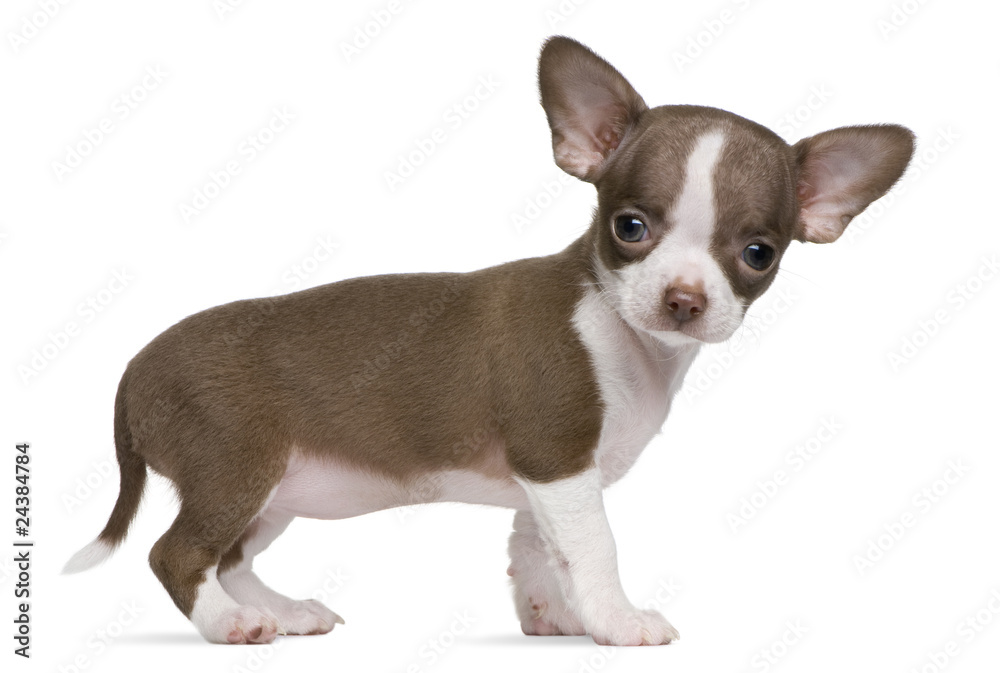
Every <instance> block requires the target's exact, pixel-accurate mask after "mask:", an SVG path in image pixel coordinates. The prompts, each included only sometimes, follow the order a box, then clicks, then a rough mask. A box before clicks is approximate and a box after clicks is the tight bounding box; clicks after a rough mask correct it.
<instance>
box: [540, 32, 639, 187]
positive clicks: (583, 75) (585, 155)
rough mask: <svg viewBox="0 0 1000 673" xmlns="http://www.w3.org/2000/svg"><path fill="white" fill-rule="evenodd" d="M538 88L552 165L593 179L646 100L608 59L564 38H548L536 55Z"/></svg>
mask: <svg viewBox="0 0 1000 673" xmlns="http://www.w3.org/2000/svg"><path fill="white" fill-rule="evenodd" d="M538 88H539V89H540V90H541V94H542V107H543V108H545V114H546V116H547V117H548V119H549V128H550V129H552V151H553V154H554V155H555V160H556V164H557V165H558V166H559V168H561V169H563V170H564V171H566V172H567V173H569V174H570V175H573V176H575V177H578V178H580V179H581V180H585V181H587V182H594V181H595V180H596V179H597V178H598V177H599V176H600V174H601V171H602V169H603V167H604V165H605V163H606V160H607V158H608V156H610V154H611V153H612V152H613V151H614V150H615V149H616V148H617V147H618V145H619V144H621V142H622V139H624V138H625V134H626V133H628V130H629V129H630V128H631V127H632V126H633V125H634V124H635V122H636V120H637V119H638V118H639V115H641V114H642V113H643V112H645V111H646V109H647V108H646V103H645V102H644V101H643V100H642V97H641V96H639V94H637V93H636V92H635V89H633V88H632V85H631V84H629V83H628V80H626V79H625V78H624V77H622V75H621V73H619V72H618V71H617V70H615V69H614V67H612V66H611V64H610V63H608V62H607V61H605V60H604V59H603V58H601V57H600V56H598V55H597V54H595V53H594V52H592V51H591V50H590V49H588V48H587V47H585V46H583V45H582V44H580V43H579V42H577V41H576V40H571V39H570V38H568V37H561V36H557V37H553V38H550V39H549V40H548V41H547V42H546V43H545V46H544V47H542V55H541V57H540V58H539V59H538Z"/></svg>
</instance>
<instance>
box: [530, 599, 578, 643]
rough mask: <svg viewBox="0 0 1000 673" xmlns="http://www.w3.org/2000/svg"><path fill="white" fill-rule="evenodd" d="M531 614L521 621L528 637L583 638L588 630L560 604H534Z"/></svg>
mask: <svg viewBox="0 0 1000 673" xmlns="http://www.w3.org/2000/svg"><path fill="white" fill-rule="evenodd" d="M530 608H531V613H530V615H527V616H525V617H524V618H522V619H521V631H523V632H524V635H526V636H583V635H586V634H587V630H586V629H585V628H583V624H582V623H581V622H580V620H579V619H577V618H576V616H574V615H573V613H571V612H570V611H569V610H567V609H565V607H562V606H560V605H559V604H558V603H556V604H550V603H548V602H545V601H541V602H533V603H531V605H530Z"/></svg>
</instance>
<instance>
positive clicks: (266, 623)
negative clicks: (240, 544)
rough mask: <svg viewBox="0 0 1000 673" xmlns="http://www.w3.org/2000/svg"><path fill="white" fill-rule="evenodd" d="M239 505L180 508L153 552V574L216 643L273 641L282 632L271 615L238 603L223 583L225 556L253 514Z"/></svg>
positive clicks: (198, 627)
mask: <svg viewBox="0 0 1000 673" xmlns="http://www.w3.org/2000/svg"><path fill="white" fill-rule="evenodd" d="M245 510H246V508H245V506H242V505H239V504H236V505H232V506H230V507H223V508H222V511H211V510H206V509H201V508H196V507H193V506H189V505H188V503H187V502H184V503H183V504H182V505H181V511H180V513H179V514H178V515H177V519H176V520H175V521H174V523H173V525H171V526H170V529H169V530H167V532H166V533H165V534H164V535H163V537H161V538H160V539H159V540H158V541H157V542H156V544H155V545H153V549H152V551H151V552H150V554H149V563H150V566H151V567H152V568H153V572H154V573H155V574H156V576H157V578H158V579H159V580H160V582H161V583H162V584H163V586H164V588H165V589H166V590H167V593H169V594H170V597H171V598H172V599H173V600H174V603H175V604H176V605H177V607H178V608H179V609H180V611H181V612H183V613H184V615H185V616H186V617H187V618H188V619H190V620H191V622H192V623H193V624H194V625H195V627H196V628H197V629H198V631H199V632H200V633H201V635H202V636H203V637H204V638H205V639H206V640H208V641H209V642H213V643H231V644H238V643H269V642H271V641H272V640H274V638H275V636H276V635H277V633H278V620H277V618H276V617H275V615H274V614H273V613H271V612H270V611H267V610H265V609H261V608H258V607H254V606H244V605H240V604H239V603H238V602H236V601H235V600H233V598H232V597H231V596H230V595H229V594H227V593H226V591H225V590H224V589H223V588H222V585H221V584H220V583H219V579H218V567H219V562H220V560H221V558H222V552H223V551H224V550H226V549H228V548H230V547H231V546H232V545H233V543H234V542H235V541H236V539H237V538H238V537H239V535H240V533H241V532H242V530H243V529H245V528H246V526H247V524H248V523H249V521H251V520H252V519H253V516H254V514H255V512H253V511H250V512H247V511H245Z"/></svg>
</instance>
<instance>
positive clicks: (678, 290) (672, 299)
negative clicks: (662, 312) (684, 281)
mask: <svg viewBox="0 0 1000 673" xmlns="http://www.w3.org/2000/svg"><path fill="white" fill-rule="evenodd" d="M664 302H665V305H666V307H667V311H668V312H669V313H670V314H671V315H673V316H674V318H676V319H677V321H678V322H685V321H687V320H691V319H692V318H697V317H698V316H699V315H701V314H702V313H704V312H705V304H706V303H707V300H706V299H705V295H704V294H702V293H701V292H699V291H698V290H697V289H695V288H693V287H689V286H686V285H679V286H677V287H672V288H669V289H668V290H667V295H666V297H665V298H664Z"/></svg>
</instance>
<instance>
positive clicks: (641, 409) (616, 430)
mask: <svg viewBox="0 0 1000 673" xmlns="http://www.w3.org/2000/svg"><path fill="white" fill-rule="evenodd" d="M573 322H574V325H575V327H576V329H577V331H578V332H579V334H580V336H581V339H582V340H583V343H584V346H586V348H587V351H588V352H589V353H590V357H591V360H592V362H593V365H594V369H595V372H596V375H597V384H598V388H599V390H600V391H601V398H602V401H603V403H604V408H605V416H604V424H603V427H602V430H601V437H600V440H599V442H598V447H597V455H596V462H597V465H598V467H599V469H600V471H601V482H602V484H603V485H604V486H608V485H609V484H613V483H614V482H616V481H618V480H619V479H620V478H621V477H622V476H623V475H624V474H625V473H626V472H627V471H628V470H629V469H630V468H631V467H632V465H633V464H635V461H636V459H637V458H638V457H639V454H640V453H641V452H642V450H643V449H644V448H646V445H647V444H648V443H649V442H650V440H651V439H652V438H653V437H654V436H655V435H656V434H657V433H659V431H660V428H661V427H662V426H663V423H664V421H666V419H667V413H668V412H669V411H670V401H671V400H672V399H673V396H674V394H675V393H676V392H677V390H678V389H679V388H680V386H681V383H682V382H683V380H684V375H685V373H687V370H688V368H689V367H690V366H691V363H692V362H693V361H694V358H695V356H696V355H697V353H698V347H697V346H694V345H692V346H678V347H671V346H667V345H665V344H662V343H659V342H656V341H655V340H653V339H652V338H651V337H641V336H639V335H638V334H637V333H636V332H635V331H634V330H632V329H631V328H630V327H628V325H626V324H625V323H624V322H623V321H622V320H621V319H620V318H619V317H618V315H617V314H616V313H614V312H613V311H612V310H611V309H610V307H609V305H608V304H607V303H606V301H605V300H604V299H602V297H601V295H600V294H599V293H598V292H596V291H589V292H588V293H587V294H586V295H584V298H583V299H582V300H581V301H580V303H579V305H578V306H577V309H576V313H575V314H574V318H573Z"/></svg>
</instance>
